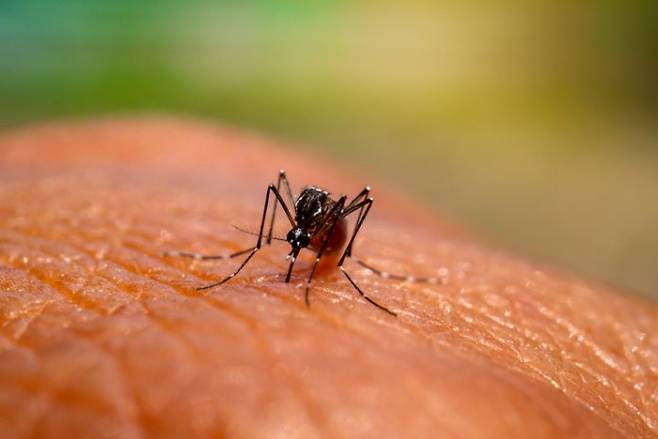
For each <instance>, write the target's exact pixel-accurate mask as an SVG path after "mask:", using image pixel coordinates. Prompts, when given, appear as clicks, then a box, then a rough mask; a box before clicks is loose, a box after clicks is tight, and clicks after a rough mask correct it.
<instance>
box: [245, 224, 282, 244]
mask: <svg viewBox="0 0 658 439" xmlns="http://www.w3.org/2000/svg"><path fill="white" fill-rule="evenodd" d="M232 226H233V227H235V228H236V229H237V230H239V231H240V232H242V233H246V234H247V235H252V236H259V234H258V233H256V232H252V231H250V230H246V229H243V228H242V227H239V226H236V225H235V224H232ZM260 236H262V237H265V235H260ZM272 239H274V240H277V241H285V242H287V241H288V240H287V239H285V238H281V237H279V236H272Z"/></svg>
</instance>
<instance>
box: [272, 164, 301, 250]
mask: <svg viewBox="0 0 658 439" xmlns="http://www.w3.org/2000/svg"><path fill="white" fill-rule="evenodd" d="M281 183H283V185H284V187H285V189H286V195H287V196H288V201H290V203H291V206H294V205H295V197H293V195H292V190H290V183H289V182H288V177H287V176H286V171H284V170H283V169H282V170H280V171H279V178H278V179H277V181H276V190H277V192H279V191H280V190H281ZM276 208H277V204H276V203H274V208H273V209H272V221H270V231H269V232H268V233H267V243H268V244H270V243H271V242H272V233H273V231H274V219H275V218H276ZM293 226H294V224H293Z"/></svg>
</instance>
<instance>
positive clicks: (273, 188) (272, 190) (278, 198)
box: [197, 184, 291, 291]
mask: <svg viewBox="0 0 658 439" xmlns="http://www.w3.org/2000/svg"><path fill="white" fill-rule="evenodd" d="M271 193H272V194H274V196H275V197H276V199H275V200H274V205H275V206H276V203H277V201H278V202H279V203H281V205H282V206H283V209H284V210H285V211H286V213H287V215H288V217H289V218H291V215H290V210H289V209H288V206H286V204H285V202H284V201H283V199H282V198H281V194H279V191H278V190H277V188H276V186H274V185H273V184H270V185H269V186H268V187H267V192H266V194H265V205H264V206H263V215H262V217H261V220H260V230H259V232H258V240H257V241H256V245H255V246H254V247H252V248H249V249H246V250H243V251H241V252H238V253H237V254H245V253H249V256H247V257H246V258H245V260H244V261H242V264H240V266H239V267H238V269H237V270H235V271H234V272H233V273H231V274H230V275H229V276H227V277H225V278H224V279H222V280H221V281H219V282H215V283H213V284H210V285H206V286H203V287H199V288H197V291H201V290H207V289H209V288H213V287H216V286H218V285H221V284H223V283H224V282H227V281H228V280H230V279H232V278H234V277H235V276H236V275H237V274H238V273H240V270H242V269H243V268H244V266H245V265H247V262H249V260H250V259H251V258H252V257H253V256H254V255H255V254H256V252H257V251H258V250H260V248H261V246H262V242H263V229H264V228H265V218H267V208H268V206H269V203H270V194H271ZM237 254H236V256H237Z"/></svg>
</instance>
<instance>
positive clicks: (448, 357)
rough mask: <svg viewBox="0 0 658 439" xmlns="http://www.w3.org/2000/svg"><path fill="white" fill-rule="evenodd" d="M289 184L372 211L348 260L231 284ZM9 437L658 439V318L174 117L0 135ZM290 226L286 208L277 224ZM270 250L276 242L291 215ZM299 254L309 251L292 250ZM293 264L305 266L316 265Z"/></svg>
mask: <svg viewBox="0 0 658 439" xmlns="http://www.w3.org/2000/svg"><path fill="white" fill-rule="evenodd" d="M281 167H285V168H286V170H287V172H288V176H289V177H290V179H291V183H292V186H293V189H294V190H296V191H298V190H299V189H301V187H302V186H303V185H308V184H313V185H319V186H321V187H325V188H327V189H329V190H331V191H332V192H333V193H335V194H337V195H340V194H343V193H344V194H348V195H355V194H356V193H358V191H360V190H361V189H362V188H363V187H364V186H365V185H366V183H369V184H370V185H371V186H372V187H373V196H374V197H375V204H374V207H373V209H372V211H371V214H370V216H369V217H368V220H367V222H366V225H365V226H364V229H363V231H362V233H361V234H360V236H359V237H358V239H357V240H356V244H355V248H354V254H355V255H356V256H358V257H359V258H361V259H363V260H364V261H367V262H368V263H369V264H371V265H374V266H376V267H379V268H381V269H384V270H386V271H389V272H392V273H403V274H409V275H415V276H439V277H441V278H442V280H443V281H442V283H441V284H438V285H430V284H414V283H408V282H399V281H395V280H391V279H383V278H380V277H377V276H375V275H374V274H372V273H370V272H368V271H367V270H366V269H364V268H362V267H360V266H359V265H357V264H356V263H354V261H350V260H348V261H347V263H346V264H345V267H346V269H347V270H348V272H349V273H350V274H351V275H352V277H353V278H354V280H355V281H356V282H357V283H358V284H359V285H360V286H361V287H362V289H363V290H364V291H366V292H367V293H368V294H369V295H371V297H372V298H373V299H375V300H377V301H378V302H380V303H382V304H383V305H385V306H386V307H388V308H390V309H392V310H393V311H395V312H396V313H397V314H398V317H392V316H390V315H388V314H386V313H384V312H382V311H381V310H379V309H377V308H375V307H374V306H372V305H370V304H368V303H367V302H365V301H364V300H362V299H361V297H360V296H359V295H358V294H357V293H356V291H355V290H354V289H353V288H352V287H351V286H350V285H349V284H348V282H347V280H346V279H345V278H344V277H343V276H342V275H341V274H340V272H339V271H337V270H336V269H334V268H332V267H333V266H329V265H325V266H324V267H323V270H322V271H321V272H320V273H319V275H318V276H317V278H316V279H314V281H313V287H312V290H311V295H310V300H311V306H310V307H306V306H305V304H304V298H303V295H304V288H303V287H304V282H305V279H306V277H307V275H308V273H309V269H310V266H311V264H312V262H313V260H314V256H313V255H312V254H311V253H310V252H306V256H304V257H302V258H301V260H300V261H298V264H297V266H296V269H295V272H294V273H293V276H292V280H291V282H290V283H289V284H287V283H285V282H284V277H285V272H286V269H287V262H286V261H285V260H284V257H285V255H286V254H287V253H288V252H289V250H290V248H289V246H288V245H287V244H286V243H282V242H275V243H273V244H272V245H271V246H266V247H265V248H264V249H263V250H261V251H260V252H259V253H258V254H257V255H256V256H255V257H254V258H253V260H252V262H250V263H249V265H247V266H246V268H245V269H244V270H243V272H242V273H240V275H239V276H237V277H236V278H235V279H233V280H231V281H230V282H228V283H226V284H224V285H223V286H221V287H217V288H214V289H210V290H207V291H203V292H199V291H196V289H195V288H196V287H199V286H202V285H206V284H208V283H211V282H214V281H217V280H219V279H221V278H223V277H224V276H226V275H227V274H229V273H230V272H232V271H233V270H234V269H235V268H236V267H237V265H238V264H239V263H240V259H233V260H224V261H208V262H199V261H191V260H189V259H182V258H172V257H166V256H164V252H165V251H172V250H183V251H196V252H202V253H211V254H228V253H230V252H234V251H237V250H240V249H243V248H247V247H250V246H252V245H253V244H254V242H255V239H256V238H255V237H253V236H250V235H248V234H245V233H241V232H239V231H237V230H236V229H234V228H233V227H231V225H232V224H235V225H239V226H241V227H244V228H247V229H250V230H257V228H258V225H259V220H260V215H261V212H262V205H263V201H264V196H265V190H266V187H267V184H268V183H271V182H274V181H275V179H276V176H277V172H278V170H279V169H280V168H281ZM0 178H1V183H0V274H1V275H0V437H3V438H11V437H108V436H112V437H122V438H131V437H151V436H153V437H195V436H196V437H207V436H213V437H303V438H312V437H396V438H397V437H457V438H471V437H494V438H495V437H506V438H508V437H532V438H542V437H587V438H589V437H617V436H622V437H623V436H628V437H655V436H656V435H658V379H657V378H658V349H657V348H658V332H657V330H658V307H657V306H656V305H655V304H654V303H652V302H650V301H647V300H644V299H641V298H638V297H635V296H633V295H630V294H626V293H623V292H620V291H616V290H614V289H612V288H610V287H607V286H604V285H602V284H600V283H596V282H591V281H586V280H582V279H580V278H578V277H575V276H572V275H567V274H564V273H561V272H559V271H556V270H554V269H550V268H547V267H544V266H540V265H538V264H535V263H531V262H528V261H526V260H523V259H520V258H517V257H514V256H511V255H509V254H507V253H506V252H504V251H501V250H498V249H493V248H491V247H489V246H487V245H485V244H482V243H481V242H479V241H478V240H477V239H475V238H473V237H472V236H470V235H469V234H468V233H465V232H464V231H462V230H461V229H459V228H457V227H453V226H451V225H449V224H447V223H446V222H444V221H442V220H440V219H439V218H437V217H436V216H435V214H434V213H432V212H430V211H428V210H425V209H424V208H422V207H419V205H418V203H415V202H414V201H413V200H410V199H408V198H406V197H404V196H402V195H400V194H398V193H395V192H393V191H391V190H390V189H387V188H386V187H385V184H381V183H378V182H375V181H372V180H370V181H367V180H366V178H365V177H364V176H363V175H362V174H359V173H355V172H352V171H349V170H344V169H339V167H337V166H335V165H332V164H330V163H328V162H327V161H326V160H322V159H320V158H318V157H313V156H310V155H306V154H303V153H300V152H299V151H296V150H294V149H290V148H289V147H286V146H284V145H277V144H275V143H274V142H272V141H268V140H267V139H265V138H263V137H260V136H256V135H253V134H249V133H243V132H237V131H234V130H229V129H226V128H220V127H217V126H213V125H211V124H204V123H200V122H193V121H182V120H176V119H170V118H162V117H141V118H134V119H127V118H125V119H106V120H101V121H92V122H79V123H61V124H46V125H40V126H34V127H26V128H21V129H14V130H12V131H9V132H6V133H4V134H3V135H0ZM279 213H281V210H279ZM277 224H278V227H277V233H279V234H282V233H285V232H286V227H285V226H286V224H285V220H284V218H283V216H281V217H279V219H278V222H277ZM303 253H304V252H303ZM303 253H302V254H303Z"/></svg>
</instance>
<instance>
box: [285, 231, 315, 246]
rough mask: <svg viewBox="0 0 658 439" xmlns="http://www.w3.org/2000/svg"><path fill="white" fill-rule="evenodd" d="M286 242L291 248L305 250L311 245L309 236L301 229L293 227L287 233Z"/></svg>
mask: <svg viewBox="0 0 658 439" xmlns="http://www.w3.org/2000/svg"><path fill="white" fill-rule="evenodd" d="M286 240H287V241H288V242H289V243H290V245H292V246H293V248H306V247H308V245H309V244H310V243H311V235H309V233H308V232H307V231H306V230H304V229H302V228H301V227H295V228H294V229H291V230H290V231H289V232H288V236H286Z"/></svg>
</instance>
